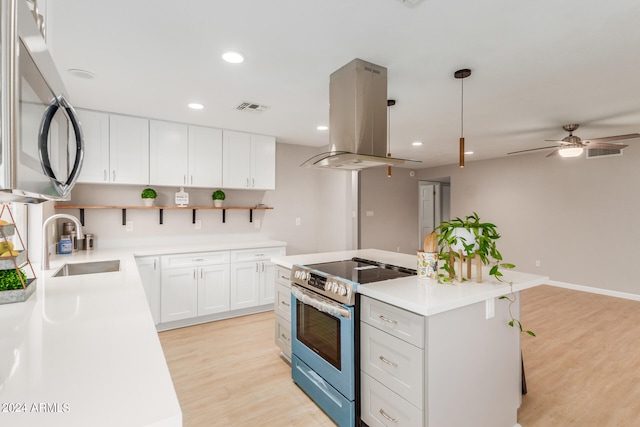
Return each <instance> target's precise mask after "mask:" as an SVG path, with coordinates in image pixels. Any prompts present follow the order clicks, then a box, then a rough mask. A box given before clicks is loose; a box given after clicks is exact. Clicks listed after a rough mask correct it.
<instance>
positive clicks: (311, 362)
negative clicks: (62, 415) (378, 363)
mask: <svg viewBox="0 0 640 427" xmlns="http://www.w3.org/2000/svg"><path fill="white" fill-rule="evenodd" d="M415 274H416V271H415V270H411V269H408V268H403V267H397V266H393V265H388V264H383V263H379V262H375V261H369V260H365V259H361V258H352V259H350V260H345V261H336V262H328V263H321V264H311V265H306V266H304V265H294V266H293V269H292V270H291V283H292V286H291V337H292V341H291V353H292V359H291V375H292V378H293V380H294V382H295V383H296V384H298V386H299V387H300V388H302V390H304V391H305V393H307V394H308V395H309V397H311V398H312V399H313V400H314V401H315V402H316V404H317V405H318V406H319V407H320V408H322V409H323V410H324V411H325V412H326V413H327V415H329V417H331V419H333V420H334V421H335V422H336V424H338V425H339V426H341V427H344V426H355V425H356V418H357V416H358V411H357V404H356V403H357V394H358V391H357V389H358V387H357V384H358V382H357V381H356V377H357V373H358V371H357V365H358V364H357V363H356V361H357V360H358V344H357V338H356V335H357V333H356V332H357V325H358V309H357V305H356V291H357V288H358V286H359V285H360V284H366V283H372V282H378V281H382V280H389V279H395V278H398V277H403V276H409V275H415Z"/></svg>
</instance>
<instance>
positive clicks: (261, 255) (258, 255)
mask: <svg viewBox="0 0 640 427" xmlns="http://www.w3.org/2000/svg"><path fill="white" fill-rule="evenodd" d="M254 256H257V257H263V256H264V254H255V255H254Z"/></svg>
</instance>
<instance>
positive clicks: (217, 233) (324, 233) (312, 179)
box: [58, 143, 349, 254]
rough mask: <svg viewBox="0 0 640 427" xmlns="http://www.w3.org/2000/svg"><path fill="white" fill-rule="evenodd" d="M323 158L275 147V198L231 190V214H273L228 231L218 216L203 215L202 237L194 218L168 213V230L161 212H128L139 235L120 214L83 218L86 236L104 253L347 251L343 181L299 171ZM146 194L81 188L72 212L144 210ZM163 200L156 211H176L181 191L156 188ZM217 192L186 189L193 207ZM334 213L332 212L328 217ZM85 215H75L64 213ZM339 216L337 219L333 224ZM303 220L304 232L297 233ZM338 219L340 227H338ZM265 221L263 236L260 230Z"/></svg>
mask: <svg viewBox="0 0 640 427" xmlns="http://www.w3.org/2000/svg"><path fill="white" fill-rule="evenodd" d="M316 154H318V150H317V149H314V148H309V147H303V146H298V145H290V144H280V143H278V144H277V149H276V190H275V191H251V190H225V193H226V196H227V197H226V200H225V203H226V204H227V205H228V206H231V205H234V206H253V205H255V204H257V203H264V204H266V205H268V206H272V207H273V208H274V209H273V210H267V211H253V217H254V223H250V222H249V211H244V210H240V211H234V210H227V211H226V223H224V224H223V223H222V212H221V211H218V210H201V211H197V218H198V219H200V220H201V221H202V229H201V230H196V229H195V227H194V225H193V224H192V210H191V209H187V210H184V211H182V210H180V211H177V210H165V211H164V221H163V222H164V224H163V225H160V224H159V218H158V216H159V213H158V211H148V210H131V209H130V210H127V220H128V221H133V223H134V231H126V230H125V226H123V225H122V211H121V210H119V209H92V210H89V209H87V210H85V227H84V231H85V233H93V234H95V235H96V244H97V246H98V247H117V246H136V245H146V244H166V245H168V246H170V245H171V244H172V242H181V241H185V240H187V241H210V240H224V241H227V240H255V239H273V240H281V241H285V242H287V244H288V246H287V253H288V254H300V253H313V252H325V251H330V250H344V249H349V248H348V247H346V246H344V243H343V242H344V235H345V233H347V232H348V231H347V227H348V225H349V222H347V221H346V220H345V219H344V218H345V214H344V212H345V209H346V206H345V190H344V185H343V181H344V176H345V175H344V173H341V172H337V173H335V172H334V173H331V171H323V170H315V169H306V168H301V167H299V165H300V164H301V163H303V162H304V161H305V160H307V159H308V158H310V157H312V156H313V155H316ZM143 188H144V187H143V186H126V185H94V184H78V185H76V187H75V188H74V190H73V191H72V195H71V200H70V201H69V202H65V203H64V204H70V205H100V206H104V205H135V206H138V205H142V203H141V200H140V192H141V191H142V189H143ZM154 188H156V190H157V191H158V194H159V197H158V200H157V201H156V204H159V205H174V204H175V203H174V194H175V193H176V192H177V191H179V190H180V189H179V188H178V187H154ZM213 190H214V189H192V188H185V191H187V192H188V193H189V197H190V200H189V202H190V203H189V204H190V205H205V206H210V205H211V204H212V201H211V193H212V192H213ZM329 208H330V209H329ZM58 212H66V213H70V214H72V215H76V216H77V215H79V212H78V211H77V210H58ZM332 214H335V216H333V217H332V216H331V215H332ZM296 218H300V225H299V226H297V225H296ZM335 218H338V220H336V221H334V219H335ZM256 220H260V223H261V224H260V228H256V227H255V225H256V223H257V222H256Z"/></svg>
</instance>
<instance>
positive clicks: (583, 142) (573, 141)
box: [507, 124, 640, 157]
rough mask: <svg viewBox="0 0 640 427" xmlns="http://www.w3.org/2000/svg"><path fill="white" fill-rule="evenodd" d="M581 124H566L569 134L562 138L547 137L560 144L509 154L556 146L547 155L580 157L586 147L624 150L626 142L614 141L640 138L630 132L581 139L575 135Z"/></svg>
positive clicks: (515, 152) (639, 134)
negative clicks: (617, 142)
mask: <svg viewBox="0 0 640 427" xmlns="http://www.w3.org/2000/svg"><path fill="white" fill-rule="evenodd" d="M579 126H580V125H579V124H571V125H564V126H562V129H564V130H565V131H567V132H569V136H567V137H564V138H562V139H561V140H555V139H547V140H546V141H548V142H556V143H558V144H560V146H559V147H558V146H557V145H551V146H549V147H540V148H530V149H528V150H520V151H512V152H511V153H507V154H519V153H525V152H528V151H536V150H547V149H549V148H555V150H553V151H552V152H551V153H549V154H547V157H551V156H555V155H560V156H562V157H578V156H579V155H581V154H582V152H583V151H584V149H585V148H600V149H604V150H622V149H623V148H625V147H628V145H625V144H610V142H612V141H622V140H624V139H633V138H640V133H630V134H627V135H615V136H605V137H602V138H591V139H581V138H580V137H579V136H574V135H573V131H574V130H576V129H578V127H579Z"/></svg>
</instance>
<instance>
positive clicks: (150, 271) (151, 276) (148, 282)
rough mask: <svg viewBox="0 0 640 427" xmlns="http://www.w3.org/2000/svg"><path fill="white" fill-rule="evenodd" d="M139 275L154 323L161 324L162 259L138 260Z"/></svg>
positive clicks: (148, 258)
mask: <svg viewBox="0 0 640 427" xmlns="http://www.w3.org/2000/svg"><path fill="white" fill-rule="evenodd" d="M136 264H137V266H138V273H140V279H142V286H143V287H144V293H145V294H146V295H147V301H148V302H149V309H150V310H151V316H152V317H153V323H155V324H156V325H157V324H158V323H160V280H161V276H160V258H159V257H143V258H136Z"/></svg>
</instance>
